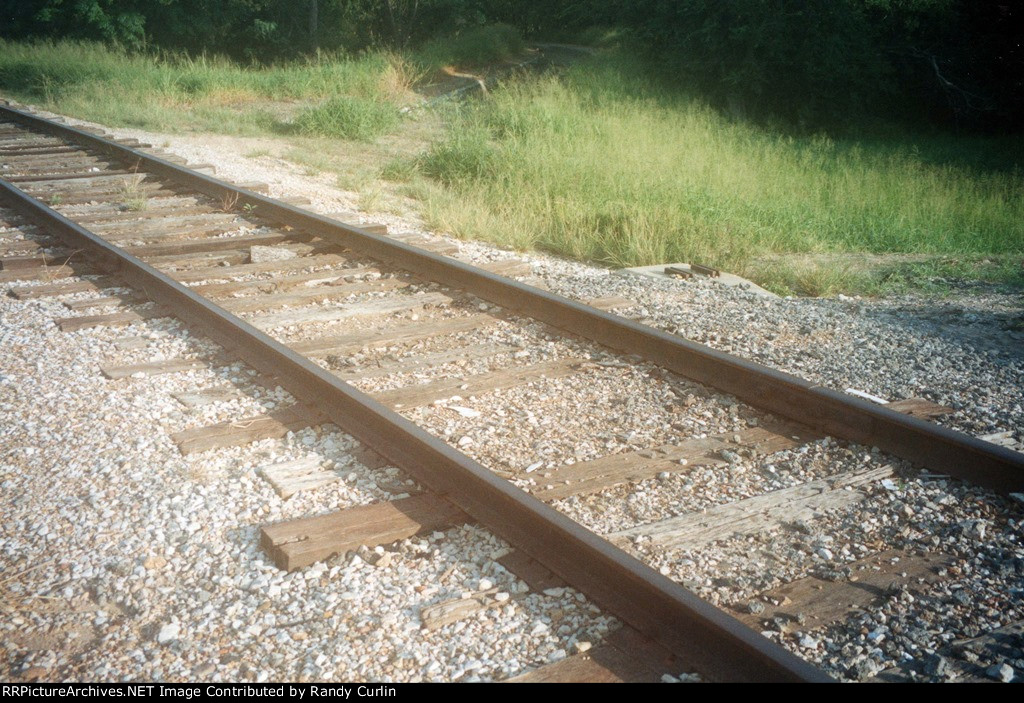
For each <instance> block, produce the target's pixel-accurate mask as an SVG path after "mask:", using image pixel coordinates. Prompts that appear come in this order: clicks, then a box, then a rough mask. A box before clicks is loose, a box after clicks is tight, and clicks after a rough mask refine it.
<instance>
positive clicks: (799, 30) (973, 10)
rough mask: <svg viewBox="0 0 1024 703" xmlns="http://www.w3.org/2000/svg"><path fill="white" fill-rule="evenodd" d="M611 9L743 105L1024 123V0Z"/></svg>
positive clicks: (785, 1)
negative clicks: (1022, 31) (1023, 33)
mask: <svg viewBox="0 0 1024 703" xmlns="http://www.w3.org/2000/svg"><path fill="white" fill-rule="evenodd" d="M612 8H613V9H612V10H611V16H614V17H616V18H618V20H619V21H621V22H622V23H623V24H624V25H625V26H627V27H628V28H630V29H631V35H632V37H633V40H634V47H635V48H637V49H638V50H640V51H643V52H645V53H646V54H647V55H648V56H649V57H650V58H652V59H655V60H656V61H657V62H658V63H660V65H661V66H662V68H663V72H664V73H665V74H666V75H667V76H669V77H671V78H672V79H674V80H675V81H677V82H679V83H682V84H685V85H687V86H691V87H692V86H696V87H698V88H699V89H700V90H701V91H702V92H703V93H704V94H705V95H707V96H709V97H710V98H711V99H712V100H714V101H716V103H717V104H720V105H723V106H728V107H729V108H730V109H731V110H732V111H733V112H734V113H736V114H744V115H758V114H760V115H765V114H769V115H774V116H781V117H783V118H786V119H787V120H789V121H792V122H797V123H803V124H815V125H822V124H836V123H839V122H844V123H845V122H849V120H850V119H851V117H853V116H856V115H857V114H861V115H863V114H866V113H872V114H879V113H886V114H889V115H892V114H901V115H906V116H909V117H912V118H914V119H918V120H920V119H922V118H926V117H928V116H930V117H931V118H932V119H934V118H935V117H936V116H941V117H942V119H943V120H945V121H952V122H955V123H957V124H959V125H962V126H963V125H970V126H985V125H987V126H993V127H1002V128H1014V127H1016V128H1018V129H1019V127H1020V124H1021V122H1020V118H1021V117H1024V47H1022V45H1021V43H1020V41H1019V34H1017V30H1016V27H1019V25H1020V22H1021V20H1022V15H1024V8H1022V7H1021V5H1020V3H1015V4H1014V3H994V2H977V1H976V0H775V1H774V2H767V1H766V0H730V2H717V1H716V0H628V1H627V0H621V1H620V2H617V3H614V4H613V6H612Z"/></svg>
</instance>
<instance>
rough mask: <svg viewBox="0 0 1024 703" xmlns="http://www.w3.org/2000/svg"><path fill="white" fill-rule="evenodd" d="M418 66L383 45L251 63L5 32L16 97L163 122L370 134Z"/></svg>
mask: <svg viewBox="0 0 1024 703" xmlns="http://www.w3.org/2000/svg"><path fill="white" fill-rule="evenodd" d="M416 71H417V69H416V68H415V67H414V66H413V65H412V64H411V63H410V62H409V61H407V60H406V59H405V58H403V57H402V56H399V55H397V54H389V53H384V52H381V53H373V54H365V55H362V56H359V57H346V56H321V57H319V58H316V59H310V60H308V61H299V62H293V63H287V64H282V65H280V66H272V67H245V66H241V65H239V64H236V63H233V62H231V61H228V60H225V59H221V58H215V57H198V58H189V57H183V56H166V57H161V58H157V57H152V56H145V55H130V54H126V53H123V52H119V51H116V50H111V49H108V48H105V47H103V46H100V45H97V44H88V43H76V42H61V43H57V44H50V43H39V44H21V43H13V42H3V41H0V88H2V89H3V90H4V91H5V92H6V93H7V94H9V95H11V96H12V97H15V98H17V99H19V100H24V101H26V102H32V103H35V104H39V105H41V106H43V107H46V108H49V109H52V110H55V111H61V112H64V113H67V114H71V115H74V116H76V117H80V118H83V119H88V120H94V121H96V122H101V123H104V124H110V125H115V126H129V127H139V128H143V129H150V130H156V131H171V132H184V131H198V132H203V131H208V132H218V133H224V134H240V135H257V134H289V133H292V132H301V133H306V134H308V133H316V134H324V135H325V136H336V137H341V138H361V139H367V138H372V137H374V136H377V135H379V134H383V133H385V132H386V131H387V130H388V129H390V128H391V127H392V126H393V125H394V123H395V122H397V120H398V110H399V108H400V107H401V106H402V105H405V104H407V103H408V102H409V101H410V100H411V98H412V94H411V90H410V86H411V84H412V82H413V80H414V79H415V76H416Z"/></svg>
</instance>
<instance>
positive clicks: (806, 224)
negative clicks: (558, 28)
mask: <svg viewBox="0 0 1024 703" xmlns="http://www.w3.org/2000/svg"><path fill="white" fill-rule="evenodd" d="M644 73H645V69H644V67H643V66H641V65H638V64H637V62H636V61H634V60H630V59H628V58H626V57H625V56H622V55H616V54H610V55H606V56H605V57H603V58H601V59H598V60H595V61H594V62H590V63H587V64H585V65H579V66H577V67H575V68H573V69H571V70H570V71H569V72H568V73H567V74H566V75H565V76H563V77H561V78H559V77H554V76H552V77H547V78H544V79H536V78H533V79H530V80H529V81H523V82H521V83H515V84H511V85H507V86H505V87H503V88H500V89H498V90H496V91H495V92H494V93H493V94H492V96H491V98H490V99H489V100H487V101H481V102H480V103H478V104H476V105H475V106H473V107H471V108H467V109H466V110H465V111H464V113H463V115H462V117H461V118H459V119H457V120H456V122H455V124H454V125H453V127H452V129H451V130H450V132H449V136H448V138H447V139H445V140H442V141H441V142H439V143H437V144H435V145H434V146H433V147H432V148H431V149H429V150H428V151H427V153H426V154H425V155H424V156H422V157H420V158H418V159H417V160H416V162H415V167H416V170H417V171H418V172H419V173H420V174H423V176H426V177H427V178H428V179H429V180H428V181H427V183H426V184H425V185H422V186H420V189H419V193H420V197H422V198H423V200H424V203H425V204H424V208H425V211H426V214H427V216H428V219H429V220H430V222H431V223H432V224H433V225H435V226H438V227H441V228H444V229H446V230H448V231H451V232H453V233H455V234H457V235H459V236H464V237H467V238H479V239H487V240H491V241H496V242H499V243H501V244H503V245H510V246H514V247H520V248H542V249H547V250H550V251H555V252H558V253H561V254H565V255H569V256H572V257H577V258H584V259H591V260H596V261H600V262H604V263H607V264H610V265H615V266H622V265H639V264H654V263H659V262H665V261H697V262H700V263H706V264H710V265H716V266H720V267H723V268H727V269H731V270H738V271H741V272H747V273H750V274H752V275H754V276H755V277H756V276H757V275H758V271H759V269H758V267H756V266H754V264H753V262H755V261H757V260H758V258H759V257H761V256H764V255H766V254H770V253H779V252H787V253H804V254H828V253H843V252H873V253H878V254H889V253H906V254H915V255H922V256H925V255H927V256H932V255H939V256H946V255H951V254H956V255H961V254H971V255H978V256H979V257H981V256H1000V257H1006V258H1008V259H1009V260H1010V261H1013V260H1014V259H1015V260H1016V261H1017V264H1016V266H1017V267H1018V268H1019V266H1020V260H1021V257H1022V256H1024V200H1021V198H1020V197H1019V193H1020V192H1024V173H1022V172H1021V170H1020V168H1019V166H1018V165H1017V164H1020V163H1021V156H1022V148H1021V147H1022V144H1021V142H1020V140H1019V139H1012V138H1002V139H992V138H983V137H974V138H967V137H962V136H961V137H950V136H944V135H941V134H928V133H921V132H917V133H910V132H907V131H905V130H902V129H895V128H894V129H892V130H891V131H889V132H884V133H862V134H860V135H857V136H853V135H851V136H847V137H844V138H836V137H829V136H827V135H825V134H822V133H812V134H808V135H795V134H787V133H784V132H782V133H780V132H779V131H776V130H772V129H768V128H765V127H763V126H758V125H756V124H755V123H750V122H745V121H737V120H733V119H730V118H727V117H724V116H723V115H722V113H721V112H720V111H718V110H715V109H713V108H711V107H709V106H708V105H707V104H706V103H704V102H703V101H701V100H699V99H694V98H687V97H684V96H680V95H679V94H678V92H675V91H667V90H665V89H664V88H663V87H662V86H661V85H660V84H659V83H657V82H654V81H651V80H649V79H646V78H645V77H644ZM389 171H391V172H394V173H398V174H400V175H401V176H402V178H403V180H408V169H405V170H402V169H398V168H395V167H393V166H392V167H389ZM439 186H440V187H439ZM1011 268H1012V265H1011ZM800 288H801V289H804V290H806V289H810V285H809V284H807V283H806V282H805V283H802V284H800Z"/></svg>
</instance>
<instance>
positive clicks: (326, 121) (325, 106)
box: [294, 95, 399, 141]
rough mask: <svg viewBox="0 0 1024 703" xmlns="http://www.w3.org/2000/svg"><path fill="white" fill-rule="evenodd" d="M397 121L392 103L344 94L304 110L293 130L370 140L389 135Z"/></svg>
mask: <svg viewBox="0 0 1024 703" xmlns="http://www.w3.org/2000/svg"><path fill="white" fill-rule="evenodd" d="M398 119H399V113H398V110H397V109H396V108H395V106H394V105H393V104H391V103H389V102H385V101H383V100H377V99H367V98H357V97H352V96H348V95H342V96H339V97H336V98H330V99H328V100H326V101H324V102H322V103H320V104H319V105H317V106H315V107H311V108H307V109H306V110H304V111H302V112H301V113H300V114H299V115H298V117H296V118H295V122H294V127H295V129H297V130H298V131H299V132H300V133H302V134H304V135H306V136H321V137H337V138H340V139H359V140H363V141H368V140H371V139H374V138H376V137H379V136H381V135H382V134H387V133H388V132H390V131H391V130H392V129H394V127H395V125H396V124H397V123H398Z"/></svg>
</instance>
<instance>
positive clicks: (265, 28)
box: [0, 0, 1024, 130]
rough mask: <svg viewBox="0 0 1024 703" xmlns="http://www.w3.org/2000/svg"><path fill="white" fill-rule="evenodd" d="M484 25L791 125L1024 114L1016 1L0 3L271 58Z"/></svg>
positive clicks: (1023, 118)
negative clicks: (638, 67)
mask: <svg viewBox="0 0 1024 703" xmlns="http://www.w3.org/2000/svg"><path fill="white" fill-rule="evenodd" d="M490 22H504V23H507V24H511V25H514V26H516V27H518V28H519V29H520V30H521V31H523V32H524V34H527V35H535V36H549V37H550V36H556V37H559V36H560V37H571V36H572V33H573V32H574V31H577V30H581V29H584V28H586V27H588V26H592V25H605V26H608V27H617V28H621V29H623V30H625V36H626V38H627V39H626V40H627V42H629V48H630V50H633V51H639V52H642V53H644V54H645V55H647V56H648V57H649V58H651V59H652V64H653V65H654V66H656V67H658V68H660V70H661V73H662V74H663V75H664V76H665V77H666V78H667V79H668V80H671V81H675V82H678V83H679V84H680V85H682V86H685V87H687V88H690V89H693V88H696V89H699V90H700V91H702V92H703V93H704V94H705V95H707V96H709V97H710V98H711V99H712V100H715V101H717V102H718V103H719V104H721V105H722V106H723V108H725V109H730V110H732V111H734V112H737V113H741V114H746V115H748V116H760V115H772V116H774V117H781V118H784V119H787V120H790V121H792V122H795V123H808V124H819V123H827V122H830V121H834V120H848V119H849V118H850V116H851V115H854V114H857V113H860V114H862V115H864V116H870V115H873V114H886V115H893V114H897V115H902V116H906V117H908V118H912V119H915V120H927V121H934V122H939V123H947V124H956V125H958V126H960V127H967V128H982V129H1000V130H1019V129H1020V127H1021V125H1022V124H1024V39H1022V29H1021V28H1022V27H1024V0H546V1H545V2H541V1H540V0H0V35H2V36H5V37H12V38H35V37H51V38H57V37H61V38H78V39H95V40H101V41H106V42H109V43H113V44H119V45H122V46H125V47H127V48H130V49H147V48H161V49H174V50H185V51H205V52H212V53H218V54H226V55H230V56H234V57H236V58H242V59H247V60H250V61H259V62H269V61H274V60H276V59H279V58H287V57H292V56H296V55H299V54H302V53H308V52H310V51H313V50H316V49H327V50H348V51H357V50H360V49H363V48H367V47H371V46H388V47H397V48H402V47H408V46H414V45H416V44H417V43H419V42H422V41H424V40H426V39H429V38H431V37H434V36H438V35H444V34H453V33H457V32H459V31H462V30H464V29H465V28H467V27H472V26H476V25H480V24H486V23H490Z"/></svg>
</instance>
